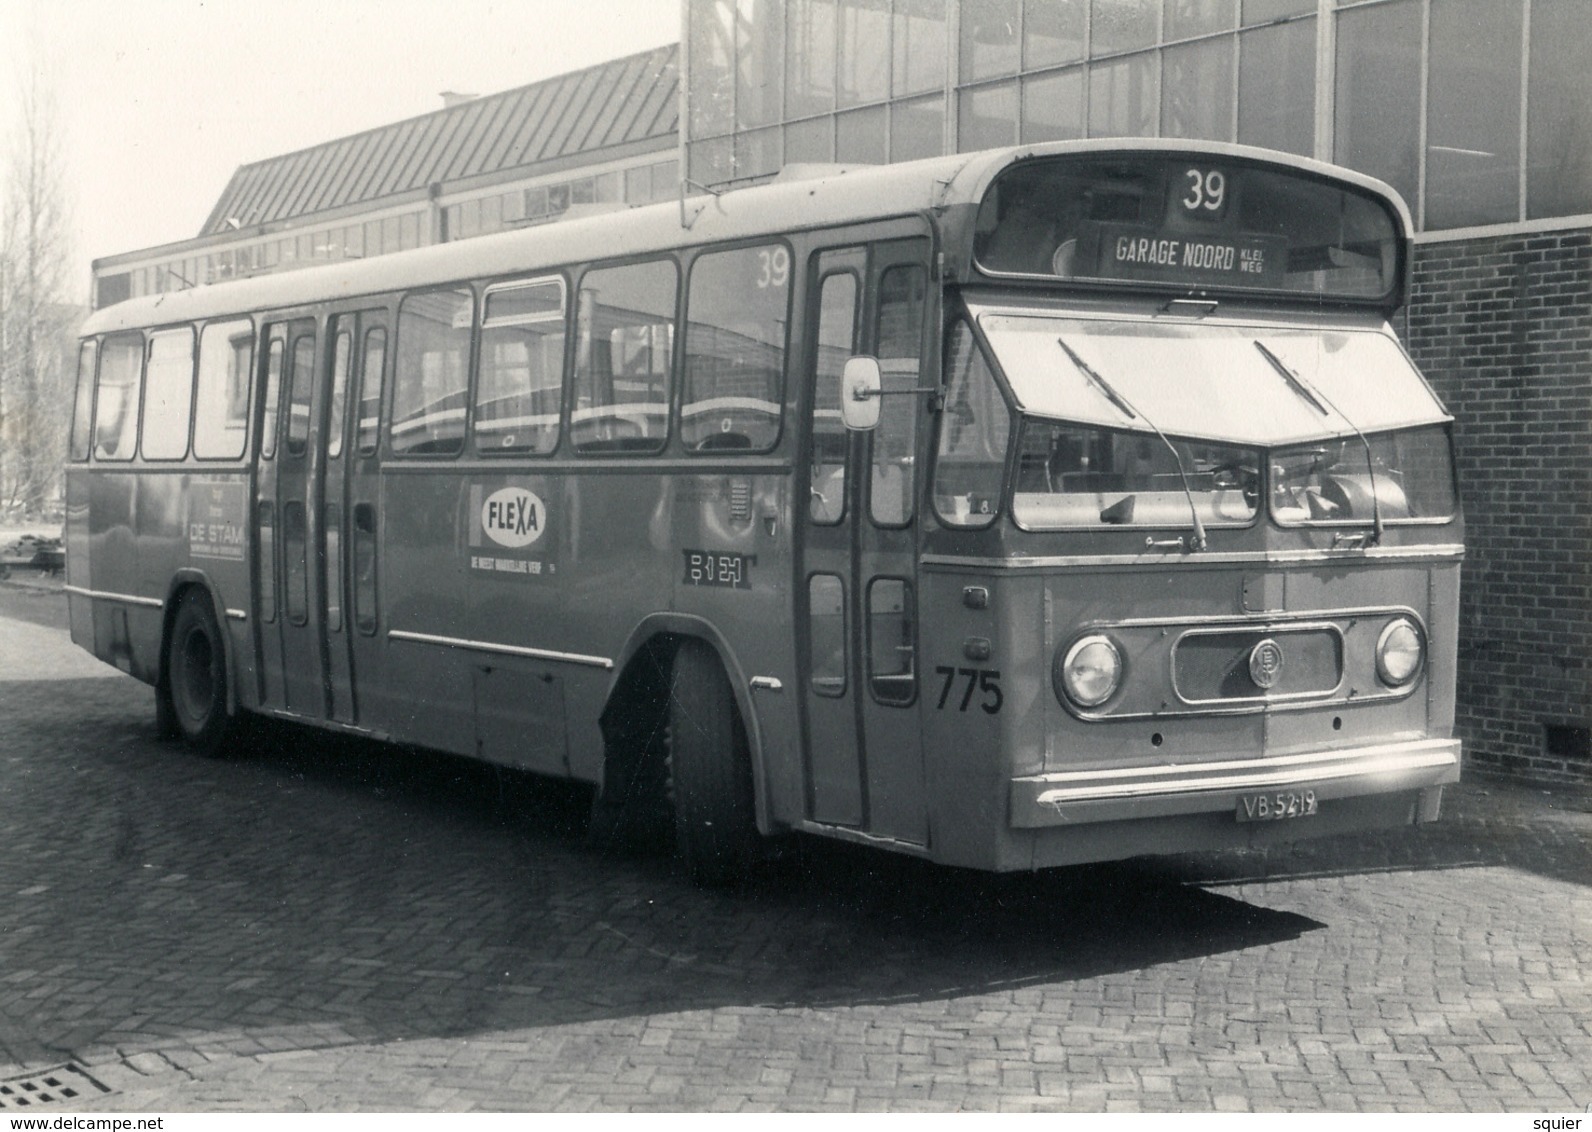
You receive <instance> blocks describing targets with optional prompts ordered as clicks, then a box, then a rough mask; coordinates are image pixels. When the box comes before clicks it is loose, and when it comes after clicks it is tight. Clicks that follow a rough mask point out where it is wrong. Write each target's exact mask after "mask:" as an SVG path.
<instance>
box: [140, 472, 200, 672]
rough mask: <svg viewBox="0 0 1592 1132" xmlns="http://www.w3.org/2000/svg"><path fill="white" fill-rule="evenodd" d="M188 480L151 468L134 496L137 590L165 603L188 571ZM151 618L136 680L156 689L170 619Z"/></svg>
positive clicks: (144, 630)
mask: <svg viewBox="0 0 1592 1132" xmlns="http://www.w3.org/2000/svg"><path fill="white" fill-rule="evenodd" d="M187 482H188V477H187V476H186V475H184V474H182V473H180V472H168V471H166V470H164V469H155V468H149V467H146V468H145V469H144V471H143V474H142V475H141V476H140V477H139V481H138V489H137V490H136V491H135V492H134V493H133V524H134V526H133V530H134V540H135V542H136V543H137V546H138V585H137V588H136V589H135V590H134V591H133V592H135V593H138V594H142V595H146V596H149V597H155V598H160V599H162V600H164V599H165V598H166V597H167V595H168V594H170V592H171V580H172V577H173V576H174V575H175V574H176V573H177V570H178V568H179V567H181V566H185V565H187V560H188V554H187V550H188V546H187V539H186V537H185V535H186V533H187V507H186V506H185V501H186V486H187ZM149 613H150V614H151V615H152V616H149V617H147V618H146V617H142V616H141V617H140V618H139V620H140V622H141V623H142V625H141V628H140V629H139V630H138V631H137V632H136V633H135V634H134V637H133V675H135V676H137V677H138V678H139V679H140V680H144V681H147V682H148V683H151V684H153V683H154V682H155V681H156V680H158V679H159V678H160V650H161V646H162V644H163V642H164V635H165V617H164V616H163V615H162V611H160V610H155V609H150V610H149Z"/></svg>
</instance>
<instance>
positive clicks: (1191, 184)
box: [1179, 169, 1227, 216]
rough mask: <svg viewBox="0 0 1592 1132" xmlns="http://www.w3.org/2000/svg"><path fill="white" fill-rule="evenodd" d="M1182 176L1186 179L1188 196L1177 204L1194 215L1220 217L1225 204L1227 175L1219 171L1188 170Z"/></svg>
mask: <svg viewBox="0 0 1592 1132" xmlns="http://www.w3.org/2000/svg"><path fill="white" fill-rule="evenodd" d="M1183 176H1184V177H1186V178H1188V186H1187V190H1188V195H1187V196H1185V197H1183V198H1182V199H1181V201H1180V202H1179V203H1181V204H1182V205H1183V207H1184V208H1186V209H1187V210H1188V211H1189V212H1192V213H1194V214H1196V215H1198V214H1200V213H1201V212H1206V213H1210V214H1211V215H1212V216H1220V215H1221V212H1222V209H1223V208H1224V207H1225V206H1226V204H1227V174H1225V173H1223V172H1222V171H1221V170H1220V169H1210V170H1205V169H1190V170H1188V171H1187V172H1185V173H1184V174H1183Z"/></svg>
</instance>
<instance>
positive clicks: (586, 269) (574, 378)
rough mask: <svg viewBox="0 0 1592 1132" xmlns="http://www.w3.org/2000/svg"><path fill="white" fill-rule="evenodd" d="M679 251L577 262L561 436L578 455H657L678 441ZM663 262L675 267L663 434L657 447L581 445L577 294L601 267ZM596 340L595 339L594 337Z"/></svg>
mask: <svg viewBox="0 0 1592 1132" xmlns="http://www.w3.org/2000/svg"><path fill="white" fill-rule="evenodd" d="M680 261H681V252H679V251H664V252H661V253H654V254H650V255H641V256H635V257H631V258H627V259H622V260H600V261H594V262H589V263H585V264H582V265H580V267H579V270H578V274H576V275H575V278H574V281H573V285H572V286H571V288H570V295H571V304H570V305H571V308H572V310H573V322H574V326H573V329H574V334H573V342H574V348H573V350H571V351H570V355H571V356H570V362H569V382H568V390H567V392H566V394H565V400H566V406H565V411H564V418H563V419H564V440H563V441H562V444H564V445H567V447H568V449H569V451H570V453H571V454H572V455H574V456H577V457H579V458H581V459H588V460H606V459H614V458H621V459H634V458H638V457H639V458H646V457H649V456H650V457H657V456H662V455H664V454H665V453H666V452H667V451H668V450H669V449H670V447H671V446H672V445H674V444H675V443H676V442H677V430H676V428H675V417H676V416H677V415H678V414H679V402H680V385H681V382H680V381H679V377H680V371H681V369H682V366H683V351H684V349H685V335H684V334H682V333H681V331H680V316H681V309H682V308H681V304H682V303H683V302H684V293H685V288H684V287H683V286H682V285H681V283H682V280H683V278H684V276H685V272H684V270H683V268H682V266H681V262H680ZM654 263H664V264H668V265H669V266H670V267H671V268H672V269H673V270H674V301H673V303H672V304H671V307H672V311H671V313H670V315H669V321H668V323H667V325H668V326H670V327H671V331H670V333H671V335H672V341H671V342H670V343H669V370H668V373H667V387H666V395H665V398H664V401H663V406H664V435H663V436H662V437H661V438H660V441H659V443H658V444H657V446H656V447H652V448H647V449H640V448H638V449H634V450H623V449H601V448H599V449H595V450H593V449H591V448H589V447H588V448H584V449H583V448H582V447H581V446H580V445H579V444H577V442H576V439H575V413H576V411H577V408H576V406H577V404H578V401H579V396H580V373H581V370H580V366H581V350H582V343H581V313H580V295H581V291H582V290H583V289H584V288H585V286H586V280H587V278H588V277H589V276H591V275H594V274H596V273H598V272H603V271H616V270H623V269H624V268H627V267H640V266H643V265H646V264H654ZM594 341H595V339H594Z"/></svg>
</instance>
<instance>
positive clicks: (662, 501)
mask: <svg viewBox="0 0 1592 1132" xmlns="http://www.w3.org/2000/svg"><path fill="white" fill-rule="evenodd" d="M676 482H677V481H676V479H675V477H673V476H671V475H668V474H664V473H653V474H649V473H647V472H645V471H644V470H643V469H641V468H639V467H638V468H635V469H633V470H630V471H628V472H626V473H622V474H603V473H593V472H586V473H584V474H572V475H570V476H568V477H567V478H566V479H565V480H564V483H563V490H562V492H561V493H560V495H561V499H562V512H559V511H557V510H555V511H553V512H551V514H550V517H549V523H550V528H551V529H550V533H551V535H553V536H556V538H557V539H558V543H557V545H558V547H559V551H558V556H557V561H556V562H554V563H552V564H551V565H552V566H554V567H556V573H555V577H556V579H557V583H558V585H557V589H556V590H555V591H553V595H552V599H551V600H552V605H551V606H550V607H549V608H548V609H547V615H546V617H545V619H543V623H542V624H540V625H538V626H536V627H535V629H534V631H533V633H532V637H533V639H532V640H531V641H529V642H527V643H530V644H533V645H534V646H536V647H538V648H551V649H557V650H560V651H563V652H570V653H575V654H577V655H580V656H583V657H588V658H591V659H592V660H594V661H596V660H607V661H611V662H615V663H617V661H618V659H619V653H620V650H622V649H623V648H624V646H625V642H626V641H627V640H628V639H629V637H630V634H631V632H632V631H633V630H634V629H635V627H636V625H637V624H638V623H639V622H641V621H643V620H644V619H645V618H646V617H648V616H649V615H651V614H653V613H658V612H663V611H669V610H672V609H673V608H674V606H673V602H672V597H673V586H672V583H673V580H674V578H675V577H676V576H677V573H676V572H677V571H678V570H679V569H680V564H679V550H678V549H677V544H675V543H672V542H671V538H672V537H673V519H672V515H673V509H674V506H675V493H676ZM612 675H613V672H612V670H611V669H606V670H605V669H602V668H598V667H595V666H594V665H592V664H578V665H572V666H570V678H569V685H568V689H569V698H568V700H567V704H568V709H569V728H570V751H571V755H570V758H571V772H572V773H573V774H574V775H575V777H577V778H581V779H584V780H587V781H600V779H601V776H602V734H601V730H600V728H599V726H598V718H599V716H600V715H601V714H602V710H603V706H604V697H605V696H606V694H607V690H608V687H609V682H610V678H611V677H612ZM594 677H599V678H597V679H594ZM594 756H595V757H594Z"/></svg>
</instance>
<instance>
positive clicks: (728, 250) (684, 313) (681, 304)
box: [670, 234, 856, 458]
mask: <svg viewBox="0 0 1592 1132" xmlns="http://www.w3.org/2000/svg"><path fill="white" fill-rule="evenodd" d="M764 248H783V249H784V251H785V256H786V261H787V263H788V267H787V269H786V278H785V311H784V317H783V322H784V334H783V336H782V338H781V341H780V343H779V389H778V396H777V397H776V398H775V399H774V404H775V405H776V406H777V408H778V417H777V419H776V421H775V423H774V436H773V438H772V439H771V440H770V441H769V443H768V445H767V446H766V447H751V448H731V449H725V448H718V449H715V448H705V449H704V448H700V447H696V446H690V445H687V444H686V443H685V409H686V404H687V402H686V392H687V388H686V387H687V385H688V384H689V383H690V376H689V373H688V372H687V370H688V363H689V360H690V357H691V354H690V346H691V343H690V334H691V287H692V284H693V283H694V282H695V280H696V269H697V264H698V263H699V262H701V261H702V260H704V259H709V258H712V257H714V256H720V255H733V254H735V253H736V252H744V251H752V250H761V249H764ZM681 278H682V279H683V281H684V285H683V286H679V287H678V290H677V292H676V308H677V312H676V330H675V337H676V339H677V340H678V341H677V342H676V346H677V349H678V355H679V360H678V363H677V366H678V373H679V380H678V381H677V382H675V385H676V386H678V390H677V391H675V392H674V393H673V394H672V396H671V398H670V399H671V401H672V402H673V404H672V405H671V407H670V413H671V416H673V417H674V418H675V419H674V421H673V422H672V423H671V427H670V442H671V443H676V444H679V445H680V446H681V447H682V448H683V449H684V451H685V453H686V454H687V455H688V456H693V457H707V458H713V457H724V456H755V455H761V456H766V455H768V454H769V453H770V452H773V451H775V450H776V449H778V448H779V446H780V442H781V441H783V440H784V439H785V431H786V421H785V417H786V415H787V412H788V410H789V409H790V404H789V402H790V384H791V381H790V365H791V316H792V314H793V312H794V311H795V306H796V300H795V293H796V287H797V285H798V278H797V263H796V249H795V248H794V247H792V246H791V242H790V240H789V239H788V238H786V237H785V236H783V235H780V234H774V235H773V236H772V238H767V237H765V238H764V239H760V240H745V241H736V242H734V243H728V244H715V245H709V246H706V247H700V248H696V249H693V252H692V254H691V257H690V260H689V262H688V263H686V264H685V265H684V270H683V271H681ZM677 286H678V284H677ZM716 329H717V328H716ZM855 333H856V332H855V328H854V329H853V337H855ZM711 399H712V398H708V399H707V400H711Z"/></svg>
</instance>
